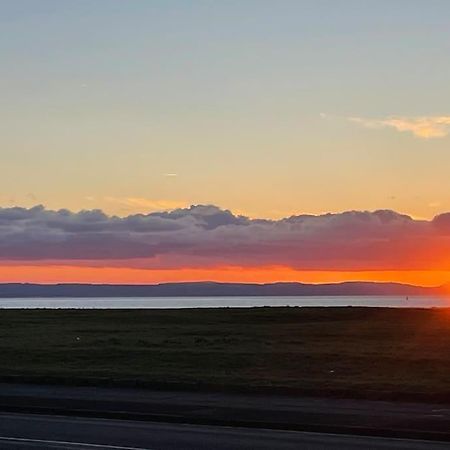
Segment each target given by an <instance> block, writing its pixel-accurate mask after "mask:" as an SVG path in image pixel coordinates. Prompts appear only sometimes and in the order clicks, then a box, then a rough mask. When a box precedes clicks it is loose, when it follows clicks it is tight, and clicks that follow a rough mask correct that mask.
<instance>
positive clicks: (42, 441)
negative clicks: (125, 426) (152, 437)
mask: <svg viewBox="0 0 450 450" xmlns="http://www.w3.org/2000/svg"><path fill="white" fill-rule="evenodd" d="M1 441H8V442H30V443H35V444H55V445H69V446H84V447H89V448H106V449H107V448H110V449H112V450H152V449H151V448H142V447H120V446H117V445H107V444H88V443H86V442H69V441H50V440H46V439H27V438H16V437H9V436H0V442H1Z"/></svg>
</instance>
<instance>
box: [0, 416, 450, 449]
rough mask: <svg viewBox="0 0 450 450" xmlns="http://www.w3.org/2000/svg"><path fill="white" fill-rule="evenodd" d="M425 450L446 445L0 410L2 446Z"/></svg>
mask: <svg viewBox="0 0 450 450" xmlns="http://www.w3.org/2000/svg"><path fill="white" fill-rule="evenodd" d="M362 448H366V449H371V450H377V449H405V450H406V449H408V450H416V449H427V450H434V449H436V450H438V449H441V450H443V449H446V450H448V449H449V448H450V444H448V443H437V442H429V441H418V440H407V439H391V438H375V437H362V436H348V435H335V434H323V433H306V432H295V431H274V430H261V429H248V428H232V427H213V426H198V425H183V424H166V423H146V422H132V421H125V420H123V421H122V420H106V419H85V418H73V417H71V418H68V417H62V416H44V415H25V414H0V449H6V450H8V449H11V450H14V449H67V450H71V449H79V450H81V449H91V450H92V449H99V450H101V449H115V450H131V449H132V450H136V449H139V450H142V449H149V450H194V449H195V450H202V449H214V450H225V449H227V450H228V449H235V450H250V449H251V450H255V449H261V450H266V449H267V450H269V449H270V450H275V449H280V450H288V449H289V450H291V449H296V450H298V449H308V450H310V449H311V450H318V449H335V450H337V449H345V450H352V449H362Z"/></svg>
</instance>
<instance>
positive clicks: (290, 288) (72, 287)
mask: <svg viewBox="0 0 450 450" xmlns="http://www.w3.org/2000/svg"><path fill="white" fill-rule="evenodd" d="M444 293H445V289H444V287H443V286H439V287H422V286H414V285H409V284H401V283H377V282H344V283H327V284H304V283H267V284H256V283H253V284H252V283H216V282H209V281H205V282H189V283H162V284H148V285H117V284H116V285H115V284H75V283H65V284H30V283H3V284H0V297H1V298H14V297H85V298H89V297H230V296H327V295H329V296H340V295H405V296H408V295H439V294H444Z"/></svg>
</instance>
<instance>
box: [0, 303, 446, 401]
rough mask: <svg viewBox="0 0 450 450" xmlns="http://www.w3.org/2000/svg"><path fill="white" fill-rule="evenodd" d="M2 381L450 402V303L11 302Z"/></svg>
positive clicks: (0, 352)
mask: <svg viewBox="0 0 450 450" xmlns="http://www.w3.org/2000/svg"><path fill="white" fill-rule="evenodd" d="M0 379H3V380H14V381H18V382H19V381H20V382H21V381H33V382H41V383H61V384H99V385H125V386H126V385H136V386H148V387H158V386H159V387H170V388H174V387H180V388H188V389H209V388H210V389H222V390H238V391H239V390H245V391H251V390H255V391H265V392H268V391H269V392H286V393H292V394H313V395H330V396H331V395H332V396H336V395H337V396H348V397H367V398H386V399H388V398H389V399H397V398H399V399H400V398H401V399H403V400H405V399H406V400H408V399H411V400H436V401H442V402H445V403H450V309H387V308H253V309H185V310H1V311H0Z"/></svg>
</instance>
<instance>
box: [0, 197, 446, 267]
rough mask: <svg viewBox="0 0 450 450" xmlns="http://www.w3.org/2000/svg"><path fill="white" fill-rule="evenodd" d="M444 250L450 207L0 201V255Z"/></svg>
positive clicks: (350, 256) (362, 257) (243, 261)
mask: <svg viewBox="0 0 450 450" xmlns="http://www.w3.org/2000/svg"><path fill="white" fill-rule="evenodd" d="M449 254H450V213H446V214H441V215H439V216H436V217H435V218H434V219H433V220H430V221H425V220H415V219H412V218H411V217H409V216H406V215H403V214H399V213H396V212H394V211H389V210H381V211H375V212H360V211H349V212H344V213H339V214H324V215H319V216H313V215H299V216H292V217H289V218H285V219H281V220H264V219H250V218H247V217H244V216H236V215H234V214H232V213H231V212H230V211H227V210H222V209H220V208H218V207H216V206H212V205H206V206H204V205H198V206H191V207H189V208H185V209H177V210H174V211H171V212H158V213H151V214H146V215H144V214H136V215H130V216H128V217H124V218H121V217H115V216H107V215H106V214H104V213H103V212H102V211H100V210H92V211H82V212H79V213H73V212H70V211H68V210H59V211H51V210H47V209H45V208H44V207H43V206H36V207H34V208H30V209H26V208H19V207H15V208H0V259H2V260H20V261H36V260H58V261H61V260H62V261H74V260H75V261H76V260H85V261H89V260H92V261H94V260H97V261H101V260H103V261H105V260H107V261H108V260H109V261H113V260H114V261H118V260H119V261H120V260H121V261H126V260H132V259H136V260H137V259H146V260H148V261H152V260H153V261H158V264H160V265H161V266H164V265H171V266H174V267H176V266H184V267H186V266H189V265H190V264H191V263H192V264H194V265H195V264H200V262H201V264H207V265H208V264H228V265H250V266H255V265H257V266H259V265H273V264H276V265H287V266H290V267H294V268H298V269H305V270H308V269H320V270H336V269H338V270H380V269H382V270H390V269H392V270H399V269H433V268H440V269H442V270H444V269H450V258H449V257H448V255H449Z"/></svg>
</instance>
